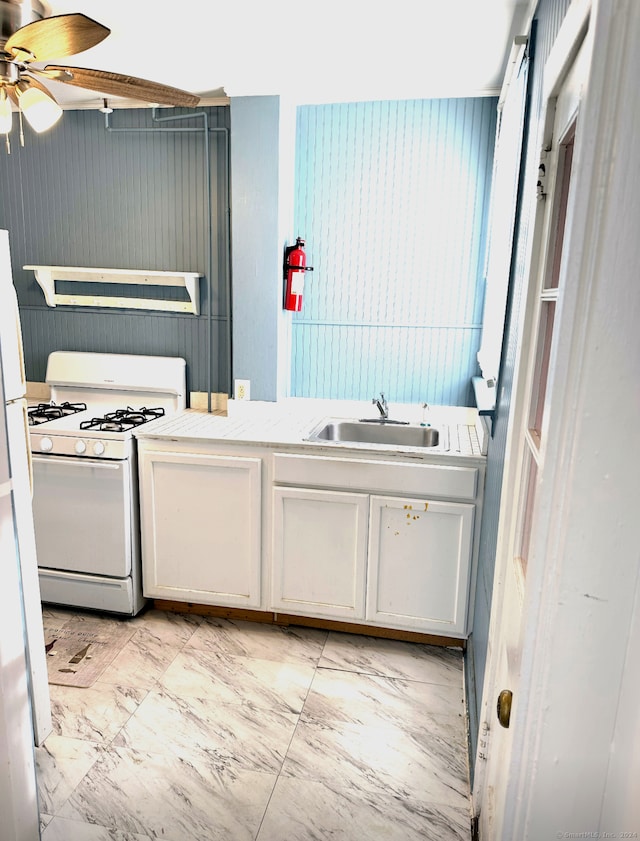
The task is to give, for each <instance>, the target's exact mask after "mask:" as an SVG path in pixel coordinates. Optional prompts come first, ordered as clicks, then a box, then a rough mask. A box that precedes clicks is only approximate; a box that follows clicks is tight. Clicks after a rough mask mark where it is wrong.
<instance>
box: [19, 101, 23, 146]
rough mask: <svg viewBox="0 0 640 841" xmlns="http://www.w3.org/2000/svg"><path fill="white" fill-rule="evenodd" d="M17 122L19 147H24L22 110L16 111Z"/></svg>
mask: <svg viewBox="0 0 640 841" xmlns="http://www.w3.org/2000/svg"><path fill="white" fill-rule="evenodd" d="M18 122H19V123H20V145H21V146H24V128H23V125H22V110H20V111H18Z"/></svg>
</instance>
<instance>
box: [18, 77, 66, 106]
mask: <svg viewBox="0 0 640 841" xmlns="http://www.w3.org/2000/svg"><path fill="white" fill-rule="evenodd" d="M18 87H19V89H20V90H21V91H22V92H24V91H25V90H26V89H27V88H28V87H32V88H38V90H40V91H42V93H46V95H47V96H48V97H49V99H52V100H53V101H54V102H55V103H56V105H57V104H58V103H57V101H56V98H55V96H54V95H53V94H52V93H51V91H50V90H49V88H47V87H46V86H45V85H43V84H42V82H39V81H38V80H37V79H35V78H34V77H33V76H27V75H26V74H25V75H23V76H22V78H21V79H20V81H19V82H18Z"/></svg>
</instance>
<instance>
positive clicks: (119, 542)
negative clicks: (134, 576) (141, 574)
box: [33, 455, 133, 578]
mask: <svg viewBox="0 0 640 841" xmlns="http://www.w3.org/2000/svg"><path fill="white" fill-rule="evenodd" d="M33 481H34V489H33V518H34V525H35V532H36V548H37V554H38V566H39V567H42V568H46V569H58V570H67V571H71V572H83V573H88V574H90V575H91V574H95V575H103V576H112V577H115V578H125V577H127V576H128V575H130V574H131V559H132V546H133V535H132V484H131V466H130V462H129V461H128V460H125V461H106V460H105V461H102V460H99V459H91V458H65V457H63V456H42V455H34V456H33Z"/></svg>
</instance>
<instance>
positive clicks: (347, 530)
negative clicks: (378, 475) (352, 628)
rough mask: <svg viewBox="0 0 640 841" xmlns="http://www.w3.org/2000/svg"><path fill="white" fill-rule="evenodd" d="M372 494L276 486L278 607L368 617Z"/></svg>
mask: <svg viewBox="0 0 640 841" xmlns="http://www.w3.org/2000/svg"><path fill="white" fill-rule="evenodd" d="M368 508H369V497H368V496H367V494H359V493H344V492H341V491H322V490H308V489H305V488H275V489H274V491H273V518H274V530H273V534H274V543H273V566H272V576H273V578H272V581H273V584H272V607H273V609H274V610H279V611H282V612H283V613H305V614H312V615H313V616H320V617H330V618H338V619H362V618H363V617H364V603H365V599H364V592H365V570H366V562H367V521H368V516H369V511H368Z"/></svg>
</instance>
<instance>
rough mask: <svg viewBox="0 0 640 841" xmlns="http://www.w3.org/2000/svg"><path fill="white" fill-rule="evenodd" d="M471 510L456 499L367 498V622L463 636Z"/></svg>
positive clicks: (471, 533)
mask: <svg viewBox="0 0 640 841" xmlns="http://www.w3.org/2000/svg"><path fill="white" fill-rule="evenodd" d="M474 509H475V506H473V505H470V504H468V503H461V502H431V501H428V500H425V499H414V498H410V499H409V498H407V499H405V498H402V497H391V496H372V497H371V519H370V527H369V528H370V537H369V578H368V581H367V614H366V617H367V619H368V620H370V621H371V622H376V623H382V624H383V625H386V626H389V627H395V628H406V629H407V630H415V631H421V632H425V633H429V632H433V633H436V634H443V635H447V634H451V635H452V636H461V635H463V634H464V632H465V624H466V616H467V601H468V587H469V572H470V569H471V552H472V537H473V515H474Z"/></svg>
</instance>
